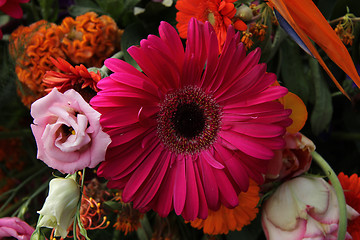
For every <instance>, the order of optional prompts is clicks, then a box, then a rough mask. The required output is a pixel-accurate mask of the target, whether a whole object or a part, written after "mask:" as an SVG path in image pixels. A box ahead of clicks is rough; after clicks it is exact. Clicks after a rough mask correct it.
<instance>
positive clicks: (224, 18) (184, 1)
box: [175, 0, 247, 47]
mask: <svg viewBox="0 0 360 240" xmlns="http://www.w3.org/2000/svg"><path fill="white" fill-rule="evenodd" d="M234 2H236V0H179V1H177V2H176V5H175V7H176V9H178V10H179V12H177V14H176V21H178V24H177V25H176V28H177V29H178V30H179V35H180V37H181V38H186V36H187V28H188V23H189V21H190V19H191V18H193V17H194V18H196V19H198V20H200V21H202V22H205V21H209V22H210V23H211V25H212V26H213V27H214V29H215V32H216V34H217V37H218V41H219V44H220V47H221V46H222V45H223V44H224V42H225V39H226V31H227V28H228V26H229V25H231V24H232V25H234V27H235V29H237V30H239V31H245V30H246V29H247V25H246V24H245V23H244V22H243V21H242V20H240V19H238V18H234V16H235V13H236V8H235V6H234Z"/></svg>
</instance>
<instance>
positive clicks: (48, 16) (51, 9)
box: [38, 0, 59, 22]
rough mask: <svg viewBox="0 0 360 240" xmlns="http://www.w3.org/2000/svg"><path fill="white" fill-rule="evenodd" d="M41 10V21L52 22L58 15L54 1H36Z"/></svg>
mask: <svg viewBox="0 0 360 240" xmlns="http://www.w3.org/2000/svg"><path fill="white" fill-rule="evenodd" d="M38 2H39V4H40V8H41V15H42V17H43V19H45V20H47V21H50V22H54V21H56V19H57V17H58V13H59V5H58V1H54V0H38Z"/></svg>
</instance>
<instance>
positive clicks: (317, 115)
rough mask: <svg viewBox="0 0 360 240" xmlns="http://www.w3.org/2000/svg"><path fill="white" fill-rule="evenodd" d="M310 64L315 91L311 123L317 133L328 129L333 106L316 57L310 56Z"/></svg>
mask: <svg viewBox="0 0 360 240" xmlns="http://www.w3.org/2000/svg"><path fill="white" fill-rule="evenodd" d="M309 59H310V60H309V64H310V69H311V75H312V80H313V88H314V92H315V102H314V108H313V111H312V112H311V117H310V124H311V128H312V131H313V133H314V134H315V135H319V134H320V133H321V132H323V131H324V130H326V129H327V128H328V126H329V124H330V121H331V118H332V113H333V106H332V101H331V94H330V90H329V87H328V85H327V84H326V82H325V81H324V79H323V76H322V74H321V72H320V67H319V64H318V62H317V60H316V59H314V58H310V57H309Z"/></svg>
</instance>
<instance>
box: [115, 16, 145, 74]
mask: <svg viewBox="0 0 360 240" xmlns="http://www.w3.org/2000/svg"><path fill="white" fill-rule="evenodd" d="M146 36H147V34H146V29H145V28H144V26H143V25H142V24H141V23H140V22H134V23H132V24H130V25H128V26H127V27H126V28H125V31H124V34H123V35H122V38H121V50H122V51H123V52H124V59H125V61H126V62H128V63H129V64H131V65H133V66H134V67H136V68H137V69H139V70H140V67H139V65H138V64H137V63H136V62H135V60H134V59H133V58H132V57H131V56H130V54H129V53H128V52H127V49H128V48H129V47H130V46H133V45H139V44H140V40H141V39H144V38H146Z"/></svg>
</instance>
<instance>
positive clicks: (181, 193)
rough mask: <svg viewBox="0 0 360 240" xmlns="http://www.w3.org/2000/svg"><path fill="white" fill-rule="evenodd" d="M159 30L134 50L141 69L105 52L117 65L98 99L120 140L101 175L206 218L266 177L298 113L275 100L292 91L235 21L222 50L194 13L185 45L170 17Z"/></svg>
mask: <svg viewBox="0 0 360 240" xmlns="http://www.w3.org/2000/svg"><path fill="white" fill-rule="evenodd" d="M159 35H160V37H157V36H154V35H150V36H148V38H147V39H144V40H142V41H141V42H140V46H139V47H137V46H133V47H130V48H129V49H128V52H129V53H130V55H131V56H132V57H133V58H134V59H135V61H136V62H137V63H138V64H139V66H140V67H141V69H142V70H143V73H142V72H139V71H138V70H137V69H136V68H134V67H133V66H131V65H129V64H128V63H126V62H124V61H121V60H119V59H113V58H110V59H107V60H106V61H105V65H106V66H107V67H108V68H109V69H110V70H111V71H113V72H114V73H112V74H111V75H110V76H109V77H106V78H103V79H101V80H100V81H99V83H98V84H97V86H98V88H99V89H100V91H99V92H98V93H97V95H96V96H95V97H94V98H92V99H91V101H90V104H91V105H92V106H93V107H94V108H95V109H96V110H97V111H99V112H100V113H101V114H102V115H101V120H100V121H101V125H102V126H103V127H104V130H105V131H106V132H107V133H108V134H109V135H110V137H111V139H112V143H111V144H110V145H109V149H108V151H107V153H106V160H105V161H104V162H102V163H101V165H100V167H99V169H98V174H99V175H100V176H102V177H105V178H106V179H108V180H109V183H108V187H110V188H117V189H121V190H123V191H122V198H123V200H124V201H125V202H133V206H134V207H135V208H136V209H139V210H141V211H148V210H150V209H153V210H155V211H156V212H157V213H159V214H160V216H167V215H168V214H169V212H170V211H171V210H173V209H174V210H175V213H176V214H178V215H181V216H182V217H184V219H186V220H194V219H195V218H197V217H198V218H202V219H205V218H206V217H207V215H208V209H211V210H214V211H216V210H218V209H219V208H220V206H221V204H222V205H224V206H225V207H227V208H234V207H236V206H237V205H238V204H239V199H238V194H239V193H240V192H246V191H247V190H248V187H249V179H250V178H252V179H254V180H255V181H256V182H257V183H258V184H259V183H262V182H263V180H264V174H265V173H266V166H267V163H268V161H269V160H271V159H272V158H273V157H274V150H275V149H282V148H283V147H284V145H285V144H284V139H283V135H284V134H285V128H286V127H287V126H289V125H290V124H291V122H292V121H291V119H290V118H289V115H290V113H291V110H288V109H284V106H283V105H282V104H281V103H280V102H279V101H277V100H278V99H279V98H280V97H282V96H284V95H285V94H286V93H287V92H288V91H287V89H286V88H284V87H281V86H272V84H273V83H274V82H275V81H276V76H275V74H273V73H268V72H267V71H266V65H265V64H263V63H259V60H260V50H259V49H257V50H255V51H253V52H251V53H249V54H248V55H246V50H245V47H244V46H243V44H242V43H240V39H241V38H240V33H236V34H235V30H234V28H233V27H232V26H230V27H229V29H228V32H227V38H226V41H225V43H224V47H223V50H222V53H221V54H220V52H219V43H218V40H217V37H216V33H215V31H214V29H213V27H212V26H211V24H210V23H209V22H206V23H202V22H199V21H198V20H195V19H192V20H191V21H190V23H189V30H188V38H187V44H186V49H184V47H183V44H182V42H181V40H180V37H179V35H178V33H177V32H176V30H175V29H174V28H173V27H172V26H171V25H170V24H169V23H166V22H161V24H160V27H159Z"/></svg>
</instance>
